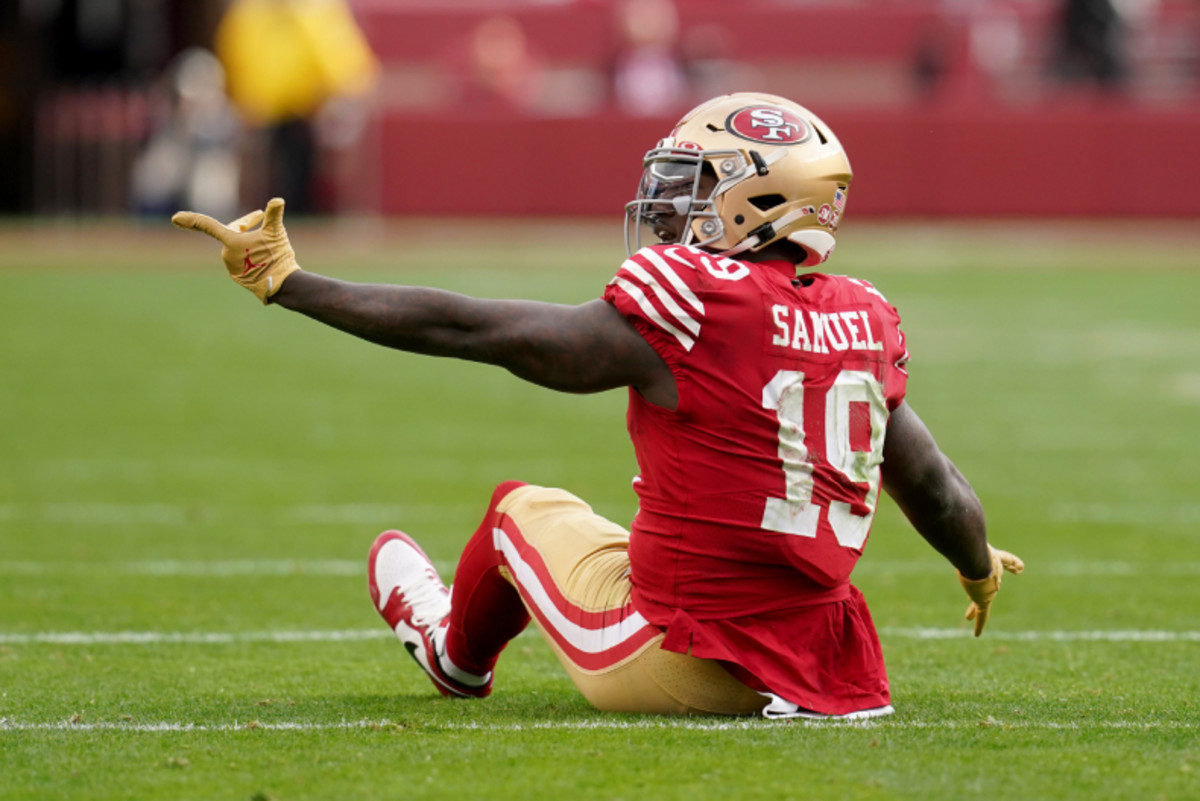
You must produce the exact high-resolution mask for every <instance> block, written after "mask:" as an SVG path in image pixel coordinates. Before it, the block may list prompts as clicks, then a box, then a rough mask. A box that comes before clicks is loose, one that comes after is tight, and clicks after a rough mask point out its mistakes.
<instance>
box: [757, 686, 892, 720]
mask: <svg viewBox="0 0 1200 801" xmlns="http://www.w3.org/2000/svg"><path fill="white" fill-rule="evenodd" d="M766 695H767V697H768V698H770V699H771V703H769V704H767V705H766V706H765V707H763V711H762V714H763V717H764V718H769V719H770V720H826V721H829V722H831V723H833V722H837V721H860V720H870V719H871V718H882V717H887V716H888V715H890V714H892V713H893V712H895V711H896V710H895V709H894V708H892V706H891V705H890V704H889V705H888V706H876V707H872V708H871V709H858V710H855V711H854V712H847V713H846V714H844V715H823V714H821V713H820V712H813V711H812V710H811V709H805V708H803V707H801V706H798V705H796V704H793V703H792V702H791V701H787V700H785V699H783V698H780V697H779V696H778V695H774V694H771V693H766Z"/></svg>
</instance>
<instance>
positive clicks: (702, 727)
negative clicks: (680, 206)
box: [0, 222, 1200, 801]
mask: <svg viewBox="0 0 1200 801" xmlns="http://www.w3.org/2000/svg"><path fill="white" fill-rule="evenodd" d="M843 234H844V235H843V237H842V241H841V244H840V246H839V248H840V249H839V253H838V256H837V258H836V259H835V261H834V262H833V264H832V268H833V269H834V270H835V271H837V272H844V273H849V274H852V275H857V276H860V277H864V278H868V279H870V280H872V281H874V282H875V284H876V285H877V286H878V287H879V288H880V289H881V290H882V291H883V292H884V294H886V295H887V296H888V297H889V299H890V300H891V301H892V302H893V303H894V304H896V305H897V306H898V307H899V309H900V311H901V314H902V315H903V317H904V327H905V330H906V332H907V334H908V337H909V345H910V349H911V351H912V355H913V359H912V363H911V379H910V384H909V387H910V394H909V400H910V403H911V404H912V405H913V407H914V408H915V409H916V410H917V411H918V412H919V413H920V414H921V415H922V416H923V417H924V418H925V420H926V421H927V422H928V423H929V425H930V427H931V428H932V429H933V431H934V432H935V434H936V435H937V437H938V439H939V441H940V443H941V445H942V447H943V448H944V449H945V450H946V451H947V452H948V453H949V454H950V455H951V456H952V457H953V458H954V459H955V461H956V462H957V463H958V465H959V466H960V467H961V468H962V469H963V471H964V472H965V473H966V474H967V476H968V477H969V478H970V479H971V480H972V482H973V484H974V485H975V487H976V489H977V491H978V493H979V495H980V497H981V498H982V499H983V501H984V504H985V506H986V508H987V511H988V515H989V526H990V532H991V538H992V540H993V542H995V543H996V544H997V545H999V546H1001V547H1004V548H1007V549H1010V550H1013V551H1015V552H1017V553H1018V554H1020V555H1021V556H1022V557H1023V558H1024V559H1025V561H1026V564H1027V570H1026V572H1025V574H1024V575H1021V576H1019V577H1015V578H1009V579H1008V580H1007V581H1006V582H1005V587H1004V590H1003V591H1002V592H1001V594H1000V596H999V599H998V601H997V604H996V607H995V610H994V613H993V617H992V620H991V622H990V623H989V626H988V630H987V632H986V633H985V635H984V637H983V638H982V639H979V640H975V639H973V638H971V637H970V636H969V630H968V624H966V623H965V622H964V621H962V619H961V616H962V613H963V610H964V609H965V607H966V603H967V601H966V597H965V596H964V595H963V593H962V591H961V590H960V588H959V587H958V583H957V581H956V580H955V578H954V574H953V571H952V570H951V569H950V568H949V566H948V565H946V564H945V563H944V562H942V561H941V560H940V559H939V558H938V557H937V556H936V555H935V554H934V553H933V552H932V551H931V550H929V548H928V547H927V546H925V545H924V543H923V541H922V540H921V539H920V538H919V537H918V536H917V535H916V534H915V532H913V531H912V530H911V529H910V528H909V527H908V526H907V524H906V523H905V522H904V520H903V519H902V517H901V516H900V514H899V513H898V512H897V511H896V509H895V507H894V506H893V505H891V503H890V502H889V501H883V502H882V503H881V510H880V513H879V515H878V517H877V519H876V524H875V528H874V531H873V535H872V538H871V542H870V544H869V546H868V548H867V554H866V556H865V557H864V558H863V561H862V563H861V564H860V568H859V571H858V573H857V574H856V583H857V584H858V586H859V587H860V588H861V589H862V590H863V592H864V593H865V594H866V596H867V598H868V600H869V602H870V604H871V609H872V611H873V613H874V616H875V622H876V624H877V625H878V626H879V628H880V633H881V636H882V639H883V642H884V648H885V652H886V657H887V661H888V666H889V672H890V676H891V681H892V689H893V696H894V704H895V706H896V708H897V714H896V715H895V716H894V717H892V718H890V719H887V720H884V721H882V722H876V723H869V724H860V725H815V726H814V725H791V724H782V725H781V724H771V723H767V722H765V721H760V720H728V719H718V718H692V719H687V720H667V719H656V718H647V717H636V716H632V717H631V716H618V715H601V714H599V713H596V712H594V711H592V710H590V709H589V708H588V707H587V705H586V704H585V703H584V702H583V701H582V700H581V699H580V698H579V697H578V696H577V695H576V694H575V692H574V691H573V689H572V687H571V686H570V684H569V682H568V681H567V680H566V678H565V675H564V674H563V673H562V672H561V670H560V669H559V667H558V665H557V663H556V662H555V661H554V659H553V657H552V655H551V653H550V651H549V649H548V648H547V647H546V646H545V645H544V644H543V643H542V642H541V640H540V639H539V638H538V637H537V635H536V634H532V633H530V634H527V635H524V636H522V637H521V638H519V639H518V640H516V641H515V642H514V643H513V645H512V646H511V647H510V649H509V651H508V653H507V655H506V657H505V659H504V660H503V661H502V662H501V665H500V668H499V671H498V674H497V688H496V692H495V693H494V695H493V696H492V697H491V698H490V699H488V700H486V701H483V702H454V701H448V700H444V699H442V698H441V697H439V696H438V695H437V694H436V693H435V691H434V690H433V688H432V686H431V685H430V684H429V683H428V681H427V680H426V679H425V678H424V677H423V676H422V675H421V674H420V672H419V671H418V670H417V669H416V667H415V666H414V665H413V664H411V662H410V660H409V659H408V657H407V656H406V655H405V654H404V652H403V650H402V649H401V648H400V647H399V645H398V644H397V643H396V642H395V641H394V640H391V639H389V637H390V634H389V633H388V632H387V631H386V630H385V628H384V627H383V626H382V624H381V623H380V622H379V620H378V619H377V617H376V615H375V613H374V611H373V609H372V608H371V604H370V601H369V599H368V597H367V592H366V582H365V557H366V552H367V549H368V547H369V546H370V543H371V541H372V540H373V538H374V536H375V535H376V534H377V533H378V532H379V531H381V530H383V529H385V528H390V527H401V528H404V529H405V530H407V531H409V532H410V533H412V534H413V535H414V536H416V537H417V538H418V539H420V540H421V542H422V543H423V544H424V545H425V547H426V550H427V551H428V552H429V553H430V555H431V556H432V557H433V558H434V559H435V560H436V561H437V562H438V564H439V568H440V569H441V571H442V573H443V575H445V576H446V577H447V578H448V577H449V575H450V573H451V571H452V569H453V564H454V561H455V559H456V557H457V554H458V551H459V548H460V547H461V544H462V543H463V542H464V540H465V538H466V536H467V535H468V534H469V533H470V532H471V531H472V530H473V529H474V527H475V525H476V524H477V522H478V518H479V516H480V515H481V514H482V512H483V509H484V506H485V505H486V502H487V499H488V496H489V494H490V491H491V489H492V487H493V486H494V485H495V484H496V483H497V482H499V481H501V480H504V479H508V478H521V479H523V480H526V481H530V482H535V483H543V484H552V485H559V486H563V487H565V488H567V489H570V490H572V491H573V492H575V493H577V494H579V495H580V496H582V497H584V498H586V499H588V500H589V501H590V502H591V503H592V504H593V506H594V507H595V508H596V509H597V511H599V512H600V513H602V514H604V515H606V516H609V517H611V518H613V519H615V520H617V521H620V522H622V523H627V522H628V520H629V519H630V517H631V516H632V514H633V511H634V503H635V499H634V495H633V493H632V490H631V489H630V483H629V482H630V478H631V477H632V475H633V474H634V472H635V466H634V462H633V457H632V450H631V448H630V447H629V445H628V443H627V441H626V440H625V437H624V417H623V407H624V395H623V393H621V392H613V393H607V394H603V395H597V396H587V397H571V396H565V395H556V394H553V393H551V392H548V391H544V390H540V389H537V388H535V387H532V386H528V385H525V384H522V383H521V382H519V381H517V380H516V379H513V378H511V377H510V376H508V375H507V374H505V373H503V372H502V371H500V370H497V369H494V368H490V367H484V366H479V365H471V364H465V363H458V362H451V361H437V360H433V359H424V358H420V357H415V356H410V355H406V354H398V353H393V352H389V351H386V350H383V349H380V348H376V347H374V346H370V345H367V344H365V343H361V342H358V341H356V340H354V339H352V338H350V337H347V336H345V335H342V334H339V333H336V332H334V331H331V330H327V329H324V328H322V327H320V326H318V325H316V324H314V323H312V322H311V321H308V320H305V319H303V318H300V317H298V316H293V315H289V314H288V313H287V312H285V311H284V310H282V309H277V308H269V309H264V308H262V307H260V306H259V305H258V304H257V303H256V301H255V300H254V299H253V298H252V297H251V296H250V295H249V294H248V293H246V292H244V291H243V290H241V289H239V288H237V287H236V286H234V285H233V284H232V283H231V282H230V281H229V280H228V279H227V278H225V277H224V271H223V269H222V267H221V265H220V263H219V261H218V258H217V247H216V246H215V245H214V244H213V243H212V242H211V241H209V240H207V239H205V238H204V237H202V236H199V235H189V234H185V233H183V232H174V231H170V230H166V228H165V225H164V227H163V228H162V229H156V228H153V227H150V226H141V227H129V226H122V225H84V226H60V225H53V224H40V225H28V224H26V225H20V224H17V223H8V224H5V225H3V226H0V798H3V799H4V801H17V800H18V799H39V800H41V799H108V798H136V799H146V798H164V799H165V798H169V799H207V798H232V799H268V798H271V799H278V801H285V800H289V799H338V798H353V799H373V798H379V799H396V798H401V799H408V798H462V799H476V798H481V799H510V798H511V799H522V801H530V800H531V799H640V798H646V799H656V801H657V799H685V798H686V799H693V800H694V799H707V798H728V799H744V798H745V799H755V798H761V799H792V798H794V799H818V798H819V799H825V798H828V799H834V798H836V799H921V800H922V801H928V800H930V799H966V798H987V799H1089V800H1090V799H1150V800H1152V801H1153V800H1154V799H1172V800H1174V799H1181V800H1182V799H1196V798H1200V588H1198V587H1200V585H1198V582H1200V497H1198V494H1197V490H1198V488H1200V456H1198V455H1197V454H1198V452H1200V449H1198V446H1200V313H1198V312H1197V306H1198V301H1200V269H1198V267H1200V234H1197V233H1196V232H1195V224H1194V222H1192V223H1187V224H1183V223H1181V224H1178V225H1160V226H1153V227H1149V228H1147V227H1138V228H1134V227H1129V228H1122V227H1114V226H1106V225H1089V224H1075V225H1062V226H1048V225H1041V226H1039V225H1032V224H1028V223H1023V222H1013V223H1007V224H1003V225H1000V224H996V225H979V226H972V227H933V226H901V225H866V224H859V223H851V224H848V225H847V227H846V228H845V229H844V232H843ZM292 236H293V241H294V242H295V243H296V246H297V250H298V252H299V254H300V257H301V263H302V264H304V265H305V266H307V267H308V268H310V269H315V270H318V271H324V272H329V273H332V274H336V275H339V276H342V277H350V278H359V279H364V280H377V281H391V282H400V283H428V284H433V285H438V286H444V287H448V288H451V289H455V290H459V291H464V292H470V293H474V294H480V295H487V296H508V297H535V298H540V299H544V300H553V301H560V302H567V303H576V302H582V301H585V300H588V299H590V298H592V297H595V296H596V295H597V294H598V293H599V292H600V291H601V288H602V287H603V285H604V283H605V282H606V281H607V280H608V278H609V277H610V276H611V274H612V272H613V271H614V270H615V268H616V266H617V264H618V262H619V259H620V258H621V256H622V253H623V251H622V250H621V246H620V241H619V240H620V233H619V223H613V224H606V225H603V226H595V225H590V224H584V223H566V222H553V223H550V224H548V225H544V226H541V227H539V228H530V227H522V226H517V225H510V224H501V223H492V224H481V225H480V226H478V227H475V228H472V230H471V231H468V232H455V231H454V230H453V229H452V228H450V227H449V226H445V225H439V226H434V228H433V230H432V232H429V231H426V232H424V233H422V232H421V231H420V229H418V228H417V227H415V226H413V225H411V224H407V225H406V224H400V225H396V226H393V227H391V228H377V227H356V228H343V227H339V226H335V225H328V224H326V225H315V224H314V225H307V226H305V225H300V224H296V225H293V226H292ZM547 236H552V237H554V239H555V241H554V243H553V247H551V246H550V245H549V244H548V243H547V241H546V237H547Z"/></svg>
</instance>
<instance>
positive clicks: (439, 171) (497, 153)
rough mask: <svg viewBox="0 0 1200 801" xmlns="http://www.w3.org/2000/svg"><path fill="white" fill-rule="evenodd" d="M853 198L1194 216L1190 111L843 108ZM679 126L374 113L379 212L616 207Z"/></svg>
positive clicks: (858, 205) (950, 209) (837, 123)
mask: <svg viewBox="0 0 1200 801" xmlns="http://www.w3.org/2000/svg"><path fill="white" fill-rule="evenodd" d="M824 117H825V121H826V122H828V123H829V124H830V125H831V126H832V127H833V128H834V130H835V132H836V133H837V134H838V136H839V138H840V139H841V140H842V144H843V145H844V146H845V147H846V150H847V152H848V153H849V155H850V162H851V165H852V166H853V167H854V173H855V180H854V186H853V189H852V191H851V195H850V197H851V201H850V202H851V208H852V210H853V213H855V214H880V215H951V216H957V215H967V216H970V215H993V216H995V215H1015V216H1036V215H1071V216H1081V215H1101V216H1130V217H1153V216H1176V217H1178V216H1200V110H1188V111H1175V112H1151V111H1146V110H1144V109H1138V108H1133V107H1130V106H1128V105H1125V104H1117V105H1113V106H1107V107H1093V108H1087V109H1076V110H1070V109H1064V110H1057V111H1054V110H1046V111H1013V110H1005V109H998V108H991V109H985V110H980V109H963V108H956V107H948V108H944V109H929V110H924V111H922V110H880V109H872V110H864V111H853V110H842V111H837V112H835V113H831V114H826V115H824ZM673 122H674V120H669V119H662V120H644V119H643V120H634V119H628V118H624V117H619V116H615V115H606V116H602V117H597V118H589V119H586V120H575V119H567V120H539V121H529V120H524V119H490V120H488V119H483V120H481V119H470V118H469V117H468V116H464V115H460V114H440V115H434V116H413V115H408V114H405V115H389V116H386V117H385V118H384V119H383V120H382V141H383V153H382V164H381V174H382V176H383V179H382V180H383V187H384V188H383V196H382V208H383V211H384V212H385V213H387V214H413V213H425V214H455V213H471V214H589V215H590V214H613V213H617V212H618V210H619V209H620V208H621V206H622V205H623V204H624V203H625V201H627V200H630V199H632V196H633V192H634V189H635V188H636V186H637V182H638V179H639V177H640V175H641V169H640V161H641V157H642V154H643V153H644V152H645V151H646V150H647V149H648V148H649V147H651V146H653V145H654V143H655V142H656V141H657V140H658V139H659V138H661V137H662V136H664V135H665V134H666V133H667V132H668V131H669V130H670V128H671V125H672V123H673Z"/></svg>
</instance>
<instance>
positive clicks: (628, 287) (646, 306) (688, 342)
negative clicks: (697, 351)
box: [612, 275, 696, 351]
mask: <svg viewBox="0 0 1200 801" xmlns="http://www.w3.org/2000/svg"><path fill="white" fill-rule="evenodd" d="M612 282H613V284H615V285H616V286H617V287H618V288H619V289H621V290H623V291H624V292H625V294H626V295H628V296H629V297H630V298H632V299H633V302H634V303H636V304H637V305H638V308H640V309H641V310H642V312H643V313H645V315H646V317H647V318H649V319H650V320H652V321H653V322H655V323H657V324H658V326H659V328H661V329H662V330H664V331H666V332H667V333H668V334H670V335H671V336H673V337H675V338H676V339H678V340H679V344H681V345H683V349H684V350H689V351H690V350H691V349H692V347H693V346H694V345H695V344H696V340H695V339H693V338H692V337H691V336H689V335H688V334H687V333H686V332H684V331H680V330H679V329H678V328H676V327H675V326H673V325H671V324H670V323H668V322H667V321H666V320H665V319H664V318H663V316H662V315H661V314H659V313H658V309H656V308H654V305H653V304H651V303H650V301H649V300H647V298H646V296H645V295H644V294H643V293H642V290H641V289H639V288H638V287H637V286H636V285H635V284H634V283H633V282H631V281H629V280H628V279H625V278H622V277H621V276H620V275H618V276H617V277H616V278H614V279H613V280H612Z"/></svg>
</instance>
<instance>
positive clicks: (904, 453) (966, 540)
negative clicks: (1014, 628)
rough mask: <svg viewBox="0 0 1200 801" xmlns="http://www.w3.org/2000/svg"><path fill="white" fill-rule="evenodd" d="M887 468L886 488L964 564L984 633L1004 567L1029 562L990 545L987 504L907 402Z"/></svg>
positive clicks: (971, 615) (970, 612) (889, 441)
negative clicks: (986, 522) (984, 509)
mask: <svg viewBox="0 0 1200 801" xmlns="http://www.w3.org/2000/svg"><path fill="white" fill-rule="evenodd" d="M882 472H883V486H884V489H886V490H887V491H888V494H889V495H891V496H892V498H893V499H894V500H895V501H896V504H897V505H898V506H899V507H900V509H901V511H903V512H904V514H905V516H906V517H908V519H909V522H911V523H912V524H913V527H914V528H916V530H917V531H918V532H919V533H920V534H921V536H922V537H924V538H925V539H926V540H927V541H928V542H929V544H930V545H932V546H933V547H934V548H935V549H936V550H937V551H938V553H940V554H942V555H943V556H945V557H946V558H947V559H948V560H949V561H950V564H952V565H954V567H955V568H956V569H957V570H958V574H959V580H960V581H961V582H962V585H963V589H964V590H966V592H967V595H968V596H969V597H970V598H971V605H970V606H969V607H968V608H967V619H968V620H974V621H975V636H976V637H978V636H979V635H980V634H981V633H983V627H984V625H985V624H986V623H987V618H988V613H989V611H990V608H991V603H992V599H993V598H995V596H996V593H997V592H998V591H999V589H1000V579H1001V577H1002V576H1003V574H1004V571H1005V570H1007V571H1009V572H1010V573H1020V572H1021V571H1022V570H1023V569H1024V568H1025V565H1024V563H1022V562H1021V560H1020V559H1019V558H1017V557H1016V556H1014V555H1013V554H1010V553H1008V552H1006V551H1001V550H997V549H995V548H993V547H992V546H990V545H988V541H987V526H986V524H985V522H984V515H983V505H982V504H981V503H980V502H979V498H978V497H977V496H976V495H975V491H974V490H973V489H972V488H971V485H970V484H969V483H968V482H967V479H966V478H965V477H963V474H962V473H960V472H959V471H958V468H956V467H955V466H954V463H953V462H951V461H950V459H949V457H947V456H946V455H945V454H944V453H942V451H941V449H940V448H938V446H937V443H936V442H935V441H934V439H933V435H932V434H930V433H929V429H928V428H926V426H925V423H923V422H922V421H921V418H919V417H917V414H916V412H914V411H913V410H912V409H911V408H910V407H909V405H908V404H907V403H901V404H900V406H899V407H897V409H896V410H895V411H894V412H892V415H891V419H890V420H889V421H888V429H887V437H886V439H885V440H884V444H883V467H882Z"/></svg>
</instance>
